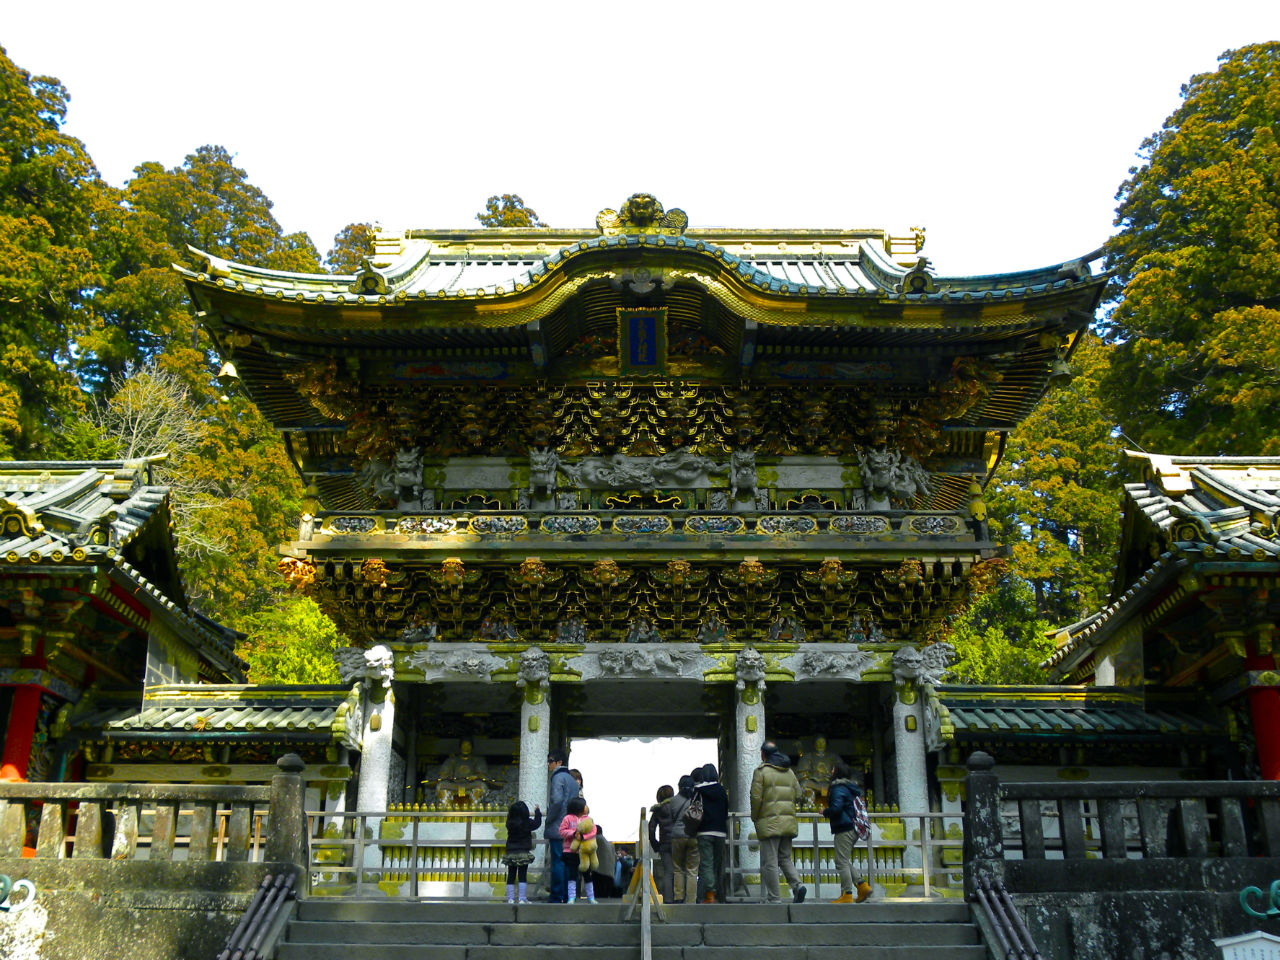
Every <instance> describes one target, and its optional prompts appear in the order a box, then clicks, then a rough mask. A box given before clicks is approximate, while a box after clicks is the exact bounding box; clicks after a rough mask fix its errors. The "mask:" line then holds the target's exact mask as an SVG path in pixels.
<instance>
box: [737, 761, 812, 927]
mask: <svg viewBox="0 0 1280 960" xmlns="http://www.w3.org/2000/svg"><path fill="white" fill-rule="evenodd" d="M760 761H761V763H760V766H758V767H756V771H755V773H754V774H752V776H751V819H752V820H753V821H754V822H755V825H756V837H757V838H758V839H759V841H760V886H761V888H762V892H763V894H764V902H765V903H779V902H781V900H782V891H781V889H780V888H779V886H778V870H779V868H781V870H782V873H783V875H784V876H785V877H786V878H787V884H788V885H789V886H790V887H791V898H792V900H794V901H795V902H796V903H803V902H804V895H805V894H806V893H808V890H807V889H806V888H805V886H804V884H802V883H801V882H800V874H799V873H797V872H796V868H795V864H794V863H792V862H791V840H792V838H793V837H794V836H795V835H796V834H797V833H799V832H800V826H799V823H798V822H797V821H796V804H797V803H799V802H800V800H801V798H802V797H803V796H804V791H803V790H802V789H801V787H800V781H799V780H797V779H796V774H795V771H794V770H792V769H791V760H790V759H789V758H788V757H787V755H786V754H784V753H782V752H781V751H780V750H779V749H778V746H777V744H775V743H772V742H770V743H766V744H765V745H764V746H763V747H761V748H760Z"/></svg>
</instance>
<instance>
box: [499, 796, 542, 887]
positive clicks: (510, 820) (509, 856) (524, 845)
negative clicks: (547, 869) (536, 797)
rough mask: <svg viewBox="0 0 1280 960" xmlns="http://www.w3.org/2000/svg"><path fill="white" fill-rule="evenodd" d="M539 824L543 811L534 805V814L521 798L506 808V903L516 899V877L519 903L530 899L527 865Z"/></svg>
mask: <svg viewBox="0 0 1280 960" xmlns="http://www.w3.org/2000/svg"><path fill="white" fill-rule="evenodd" d="M540 826H542V811H541V810H540V809H538V806H537V804H534V807H533V816H532V817H531V816H529V807H528V805H527V804H526V803H525V802H524V801H523V800H517V801H516V802H515V803H513V804H512V805H511V806H510V807H508V808H507V851H506V853H505V854H503V856H502V862H503V863H505V864H506V865H507V903H515V902H516V879H517V877H518V878H519V883H520V901H519V902H520V903H528V902H529V896H528V894H529V864H531V863H533V831H535V830H537V829H538V827H540Z"/></svg>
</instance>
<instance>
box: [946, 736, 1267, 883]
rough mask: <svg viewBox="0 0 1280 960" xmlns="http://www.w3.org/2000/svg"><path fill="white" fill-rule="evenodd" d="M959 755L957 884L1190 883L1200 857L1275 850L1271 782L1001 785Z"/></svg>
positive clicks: (988, 765) (981, 762) (1200, 867)
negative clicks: (965, 766)
mask: <svg viewBox="0 0 1280 960" xmlns="http://www.w3.org/2000/svg"><path fill="white" fill-rule="evenodd" d="M993 765H994V761H993V760H992V758H991V757H990V756H988V755H987V754H985V753H981V752H978V753H975V754H974V755H973V756H971V757H970V758H969V774H968V780H967V791H966V792H967V799H966V805H965V830H964V844H965V856H964V870H965V890H966V892H967V893H968V894H969V895H970V896H971V897H972V896H976V894H977V890H978V889H979V887H980V885H981V882H982V881H983V880H986V881H988V882H990V883H992V884H997V883H1000V882H1006V883H1007V884H1008V887H1009V889H1010V890H1011V891H1013V892H1015V893H1018V892H1032V891H1067V890H1074V889H1078V888H1079V889H1091V888H1097V887H1098V886H1099V885H1100V884H1101V883H1102V882H1103V881H1102V879H1101V878H1103V877H1105V878H1106V881H1105V882H1106V885H1107V887H1108V888H1114V889H1129V890H1143V889H1164V890H1176V889H1183V888H1186V889H1200V888H1202V885H1203V884H1204V882H1205V881H1204V876H1203V871H1204V869H1205V867H1206V865H1209V864H1213V863H1217V864H1224V863H1225V864H1235V865H1243V864H1246V863H1252V864H1258V863H1259V862H1261V861H1259V859H1258V858H1280V782H1273V781H1239V780H1215V781H1207V780H1206V781H1133V782H1127V781H1126V782H1120V781H1111V782H1098V783H1090V782H1088V781H1083V782H1067V783H1063V782H1049V783H1001V782H1000V780H999V777H998V776H997V775H996V774H995V772H994V770H993Z"/></svg>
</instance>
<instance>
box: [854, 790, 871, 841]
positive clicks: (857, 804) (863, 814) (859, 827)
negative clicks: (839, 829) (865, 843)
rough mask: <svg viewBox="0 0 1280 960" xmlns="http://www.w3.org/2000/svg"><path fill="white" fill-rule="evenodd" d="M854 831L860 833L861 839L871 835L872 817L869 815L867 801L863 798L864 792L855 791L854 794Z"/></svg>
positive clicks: (859, 837)
mask: <svg viewBox="0 0 1280 960" xmlns="http://www.w3.org/2000/svg"><path fill="white" fill-rule="evenodd" d="M851 819H852V820H853V832H854V833H856V834H857V835H858V839H859V840H865V839H867V837H868V836H870V835H871V818H870V817H868V816H867V801H866V800H864V799H862V794H860V793H855V794H854V795H853V816H852V818H851Z"/></svg>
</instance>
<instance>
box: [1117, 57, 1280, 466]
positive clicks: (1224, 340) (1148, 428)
mask: <svg viewBox="0 0 1280 960" xmlns="http://www.w3.org/2000/svg"><path fill="white" fill-rule="evenodd" d="M1220 63H1221V66H1220V67H1219V68H1218V70H1217V71H1216V72H1214V73H1206V74H1200V75H1198V76H1195V77H1192V79H1191V82H1190V83H1188V84H1186V85H1185V86H1183V88H1182V101H1183V102H1182V105H1181V106H1180V107H1179V108H1178V109H1177V110H1176V111H1175V112H1174V113H1173V114H1172V116H1170V117H1169V119H1168V120H1166V121H1165V124H1164V127H1163V128H1162V129H1161V130H1160V131H1158V132H1157V133H1155V134H1153V135H1152V136H1151V137H1148V138H1147V139H1146V140H1145V141H1143V144H1142V150H1143V154H1144V159H1145V162H1144V163H1142V164H1141V165H1140V166H1137V167H1134V168H1133V169H1132V170H1131V171H1130V176H1129V178H1128V179H1127V180H1125V182H1124V183H1123V184H1121V186H1120V191H1119V193H1118V195H1117V199H1118V200H1119V201H1120V205H1119V208H1118V210H1117V213H1116V226H1118V227H1119V228H1120V230H1119V233H1118V234H1117V235H1116V236H1115V237H1114V238H1113V239H1112V241H1111V242H1110V244H1109V245H1108V263H1109V266H1110V267H1111V268H1112V269H1113V270H1115V271H1116V287H1117V291H1118V292H1120V293H1121V296H1120V299H1119V302H1118V303H1117V305H1116V307H1115V309H1114V310H1113V311H1112V312H1111V315H1110V317H1109V318H1108V322H1107V336H1108V337H1109V339H1111V340H1112V341H1113V342H1114V343H1116V344H1117V350H1116V356H1115V360H1114V363H1113V368H1112V374H1111V376H1110V377H1109V378H1108V380H1107V384H1106V389H1107V391H1108V392H1109V393H1110V394H1111V396H1112V397H1113V399H1114V405H1115V406H1114V408H1115V410H1116V411H1117V416H1118V418H1119V422H1120V423H1121V424H1122V426H1123V428H1124V431H1125V432H1126V433H1127V434H1128V435H1130V436H1132V437H1135V438H1137V439H1138V440H1139V442H1141V443H1142V444H1143V445H1144V446H1145V447H1146V448H1148V449H1151V450H1157V451H1168V452H1170V453H1200V454H1226V453H1238V454H1271V455H1275V454H1280V412H1278V411H1280V244H1278V243H1277V237H1280V145H1278V144H1277V142H1276V141H1277V135H1278V134H1280V130H1278V129H1277V127H1278V126H1280V43H1278V42H1272V43H1264V44H1256V45H1254V46H1248V47H1242V48H1241V49H1239V50H1231V51H1228V52H1227V53H1224V54H1223V55H1222V57H1221V58H1220Z"/></svg>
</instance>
